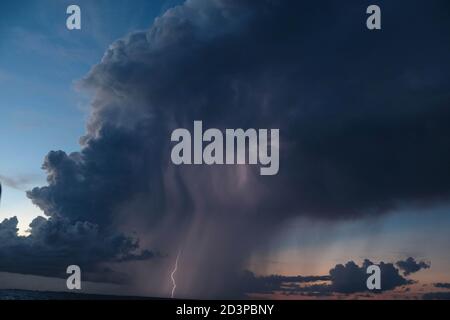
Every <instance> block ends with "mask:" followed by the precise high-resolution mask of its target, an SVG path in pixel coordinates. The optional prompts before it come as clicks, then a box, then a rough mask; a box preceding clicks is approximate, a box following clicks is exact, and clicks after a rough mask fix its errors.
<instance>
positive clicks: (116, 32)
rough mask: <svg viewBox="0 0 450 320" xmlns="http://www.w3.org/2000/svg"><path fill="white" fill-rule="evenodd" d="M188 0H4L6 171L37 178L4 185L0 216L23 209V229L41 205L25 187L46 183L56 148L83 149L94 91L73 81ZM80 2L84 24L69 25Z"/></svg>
mask: <svg viewBox="0 0 450 320" xmlns="http://www.w3.org/2000/svg"><path fill="white" fill-rule="evenodd" d="M182 2H183V1H175V0H151V1H147V0H134V1H126V0H114V1H111V0H96V1H92V0H81V1H66V0H60V1H54V0H22V1H1V2H0V88H1V94H0V152H1V153H0V175H3V176H7V177H9V178H11V179H18V178H20V177H24V176H27V177H33V178H32V179H29V181H28V182H27V184H25V185H22V186H21V188H12V187H10V186H8V185H4V194H3V199H2V207H1V208H0V220H3V218H6V217H11V216H18V217H19V220H20V228H21V230H22V232H23V231H24V230H25V229H26V228H27V226H28V224H29V222H30V221H31V220H32V219H33V218H34V217H35V216H36V215H38V214H40V211H39V210H38V209H37V208H36V207H34V206H33V205H32V204H31V203H30V201H29V200H28V199H27V198H26V196H25V191H24V190H25V189H27V188H29V187H33V186H37V185H42V184H45V173H44V172H43V171H42V170H41V165H42V162H43V159H44V157H45V155H46V154H47V153H48V152H49V151H50V150H64V151H66V152H73V151H77V150H79V145H78V139H79V137H80V136H82V135H83V133H84V130H85V122H86V118H87V115H88V110H89V107H88V105H89V98H88V97H87V96H86V95H85V94H84V93H81V92H77V90H75V86H74V82H75V81H77V80H79V79H81V78H82V77H83V76H85V75H86V74H87V72H88V71H89V70H90V68H91V67H92V66H93V65H94V64H96V63H98V62H99V61H100V59H101V57H102V56H103V54H104V52H105V50H106V49H107V48H108V46H109V45H110V44H111V43H112V42H113V41H114V40H116V39H118V38H121V37H123V36H125V35H126V34H128V33H129V32H132V31H135V30H144V29H147V28H149V27H150V26H151V24H152V23H153V20H154V18H155V17H157V16H159V15H160V14H162V13H164V12H165V11H166V10H167V9H168V8H171V7H173V6H175V5H177V4H179V3H182ZM70 4H77V5H79V6H80V8H81V15H82V29H81V30H73V31H69V30H67V28H66V18H67V14H66V8H67V7H68V6H69V5H70Z"/></svg>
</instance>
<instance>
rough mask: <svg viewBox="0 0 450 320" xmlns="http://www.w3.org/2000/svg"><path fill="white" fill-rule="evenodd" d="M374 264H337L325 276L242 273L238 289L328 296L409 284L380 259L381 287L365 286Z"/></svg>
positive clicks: (392, 267) (247, 292)
mask: <svg viewBox="0 0 450 320" xmlns="http://www.w3.org/2000/svg"><path fill="white" fill-rule="evenodd" d="M370 265H373V263H372V262H371V261H370V260H367V259H366V260H364V262H363V263H362V265H361V266H359V265H357V264H356V263H355V262H353V261H349V262H347V263H346V264H345V265H343V264H338V265H336V266H335V267H334V268H332V269H331V270H330V272H329V275H325V276H307V277H303V276H278V275H272V276H255V275H254V274H253V273H252V272H249V271H247V272H245V273H244V275H243V276H242V279H241V282H240V283H241V287H240V290H242V292H245V293H246V294H255V293H258V294H275V293H281V294H283V295H292V294H295V295H308V296H317V297H320V296H331V295H333V294H336V293H339V294H354V293H363V292H375V293H380V292H384V291H389V290H393V289H395V288H397V287H400V286H404V285H408V284H412V283H413V281H411V280H409V279H407V278H405V277H403V276H402V275H401V274H400V271H399V269H397V268H395V266H394V264H392V263H384V262H380V263H379V264H378V266H379V267H380V271H381V289H380V290H374V291H371V290H369V289H368V288H367V284H366V282H367V278H368V277H369V276H370V275H369V274H367V272H366V270H367V267H369V266H370Z"/></svg>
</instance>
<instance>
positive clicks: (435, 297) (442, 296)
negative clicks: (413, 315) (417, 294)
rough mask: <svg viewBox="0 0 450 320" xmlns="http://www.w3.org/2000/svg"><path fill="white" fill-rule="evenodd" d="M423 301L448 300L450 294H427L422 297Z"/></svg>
mask: <svg viewBox="0 0 450 320" xmlns="http://www.w3.org/2000/svg"><path fill="white" fill-rule="evenodd" d="M422 299H424V300H450V292H429V293H425V294H424V295H423V296H422Z"/></svg>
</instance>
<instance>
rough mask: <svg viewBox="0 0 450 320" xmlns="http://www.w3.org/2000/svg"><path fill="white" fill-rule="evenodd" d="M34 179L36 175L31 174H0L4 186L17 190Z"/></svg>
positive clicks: (0, 180)
mask: <svg viewBox="0 0 450 320" xmlns="http://www.w3.org/2000/svg"><path fill="white" fill-rule="evenodd" d="M35 180H36V177H34V176H31V175H20V176H17V177H9V176H5V175H3V174H0V182H2V183H3V184H4V185H5V186H8V187H10V188H14V189H18V190H23V189H24V188H26V187H27V186H28V185H30V184H31V183H32V182H34V181H35Z"/></svg>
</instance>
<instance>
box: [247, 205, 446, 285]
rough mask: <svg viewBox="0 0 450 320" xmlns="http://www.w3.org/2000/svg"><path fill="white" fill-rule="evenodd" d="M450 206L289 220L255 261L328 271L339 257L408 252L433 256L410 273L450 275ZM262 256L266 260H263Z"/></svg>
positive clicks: (272, 267)
mask: <svg viewBox="0 0 450 320" xmlns="http://www.w3.org/2000/svg"><path fill="white" fill-rule="evenodd" d="M449 211H450V207H449V206H437V207H422V208H403V209H399V210H397V211H395V212H391V213H388V214H385V215H382V216H378V217H371V218H363V219H354V220H350V221H349V220H345V221H342V222H340V223H339V222H338V223H336V222H333V223H330V222H317V221H311V220H308V219H299V220H297V221H290V222H289V223H287V224H286V225H285V226H284V227H283V228H281V229H280V233H279V236H278V237H277V238H276V240H275V241H273V242H272V243H271V244H269V245H267V246H264V247H262V248H261V251H260V252H258V254H256V255H255V256H254V257H253V258H252V259H251V261H250V266H249V267H250V268H252V267H254V268H255V271H256V272H257V273H261V274H272V273H278V274H284V275H296V274H301V275H311V274H313V275H317V274H320V275H322V274H327V273H328V271H329V269H330V268H332V267H334V266H335V265H336V264H338V263H346V262H347V261H350V260H353V261H355V262H357V263H361V262H362V261H363V260H364V259H367V258H368V259H370V260H372V261H373V262H374V263H377V262H380V261H384V262H396V261H398V260H400V259H405V258H407V257H410V256H412V257H414V258H416V259H417V260H425V261H427V262H431V268H430V269H427V270H424V271H421V272H419V273H417V274H415V275H413V276H412V277H411V278H412V279H415V280H420V281H421V282H425V283H431V282H439V281H441V282H449V281H450V272H449V270H450V253H449V252H448V247H449V245H450V234H449V233H448V230H449V229H450V216H449V215H448V212H449ZM261 261H262V263H261Z"/></svg>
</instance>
